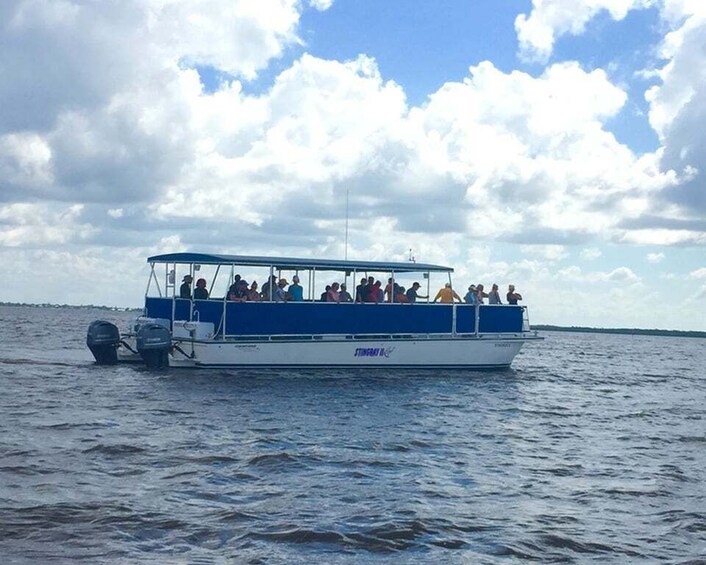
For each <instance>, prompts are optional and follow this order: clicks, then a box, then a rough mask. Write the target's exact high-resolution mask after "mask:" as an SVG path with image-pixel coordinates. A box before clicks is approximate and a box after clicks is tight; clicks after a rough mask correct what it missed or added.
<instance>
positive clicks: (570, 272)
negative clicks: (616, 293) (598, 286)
mask: <svg viewBox="0 0 706 565" xmlns="http://www.w3.org/2000/svg"><path fill="white" fill-rule="evenodd" d="M558 276H559V278H560V279H563V280H565V281H568V282H574V283H583V284H594V283H619V284H636V283H640V282H641V279H640V277H638V276H637V275H636V274H635V273H634V272H633V271H632V269H630V268H628V267H618V268H617V269H613V270H612V271H608V272H605V271H589V272H584V271H583V270H582V269H581V268H580V267H577V266H571V267H567V268H566V269H561V270H560V271H559V272H558Z"/></svg>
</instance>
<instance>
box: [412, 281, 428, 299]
mask: <svg viewBox="0 0 706 565" xmlns="http://www.w3.org/2000/svg"><path fill="white" fill-rule="evenodd" d="M420 286H422V285H420V284H419V283H418V282H415V283H413V284H412V288H410V289H409V290H408V291H407V301H408V302H410V303H411V304H414V303H415V302H416V301H417V298H429V297H428V296H422V295H421V294H419V292H418V290H419V287H420Z"/></svg>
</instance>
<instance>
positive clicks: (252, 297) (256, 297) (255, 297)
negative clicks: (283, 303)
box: [248, 281, 262, 302]
mask: <svg viewBox="0 0 706 565" xmlns="http://www.w3.org/2000/svg"><path fill="white" fill-rule="evenodd" d="M261 300H262V296H261V295H260V293H259V292H258V290H257V281H253V282H252V284H251V285H250V290H248V302H260V301H261Z"/></svg>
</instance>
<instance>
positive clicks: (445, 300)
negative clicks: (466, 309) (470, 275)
mask: <svg viewBox="0 0 706 565" xmlns="http://www.w3.org/2000/svg"><path fill="white" fill-rule="evenodd" d="M454 299H456V300H458V301H459V302H461V297H460V296H459V295H458V294H456V291H455V290H454V289H452V288H451V283H446V284H445V285H444V288H441V289H439V292H437V293H436V296H435V297H434V300H433V302H436V301H437V300H438V301H439V302H441V303H442V304H451V303H453V301H454Z"/></svg>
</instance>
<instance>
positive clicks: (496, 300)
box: [488, 283, 502, 304]
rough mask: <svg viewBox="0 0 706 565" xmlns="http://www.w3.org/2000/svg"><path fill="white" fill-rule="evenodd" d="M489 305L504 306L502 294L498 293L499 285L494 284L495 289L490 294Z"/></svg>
mask: <svg viewBox="0 0 706 565" xmlns="http://www.w3.org/2000/svg"><path fill="white" fill-rule="evenodd" d="M488 304H502V302H500V293H499V292H498V285H497V284H495V283H493V288H491V289H490V292H489V293H488Z"/></svg>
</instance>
